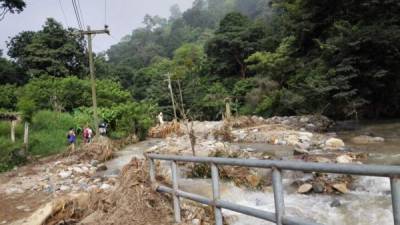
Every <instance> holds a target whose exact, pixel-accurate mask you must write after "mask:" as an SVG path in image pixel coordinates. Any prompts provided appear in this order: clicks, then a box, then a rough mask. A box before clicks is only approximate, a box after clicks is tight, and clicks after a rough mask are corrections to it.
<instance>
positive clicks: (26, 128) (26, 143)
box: [24, 122, 29, 149]
mask: <svg viewBox="0 0 400 225" xmlns="http://www.w3.org/2000/svg"><path fill="white" fill-rule="evenodd" d="M28 141H29V123H28V122H25V129H24V145H25V149H28Z"/></svg>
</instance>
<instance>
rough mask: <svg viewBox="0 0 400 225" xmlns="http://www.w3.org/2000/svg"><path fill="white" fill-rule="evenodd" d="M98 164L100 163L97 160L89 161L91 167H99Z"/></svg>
mask: <svg viewBox="0 0 400 225" xmlns="http://www.w3.org/2000/svg"><path fill="white" fill-rule="evenodd" d="M99 163H100V162H99V161H98V160H95V159H92V160H90V165H91V166H94V167H97V165H99Z"/></svg>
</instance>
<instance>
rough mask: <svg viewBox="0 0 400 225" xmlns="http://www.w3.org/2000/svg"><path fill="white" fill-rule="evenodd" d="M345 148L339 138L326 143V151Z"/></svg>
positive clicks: (330, 139)
mask: <svg viewBox="0 0 400 225" xmlns="http://www.w3.org/2000/svg"><path fill="white" fill-rule="evenodd" d="M344 146H345V144H344V142H343V140H342V139H339V138H329V139H328V140H326V141H325V149H327V150H338V149H341V148H343V147H344Z"/></svg>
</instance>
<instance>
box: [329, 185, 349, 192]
mask: <svg viewBox="0 0 400 225" xmlns="http://www.w3.org/2000/svg"><path fill="white" fill-rule="evenodd" d="M332 187H333V188H334V189H335V190H337V191H339V192H341V193H343V194H346V193H347V192H349V189H347V185H346V184H345V183H338V184H334V185H332Z"/></svg>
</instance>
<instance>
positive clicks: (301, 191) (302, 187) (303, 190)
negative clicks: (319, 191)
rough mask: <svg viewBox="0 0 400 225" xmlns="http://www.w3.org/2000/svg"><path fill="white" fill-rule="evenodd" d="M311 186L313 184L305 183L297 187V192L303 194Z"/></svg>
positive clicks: (309, 189)
mask: <svg viewBox="0 0 400 225" xmlns="http://www.w3.org/2000/svg"><path fill="white" fill-rule="evenodd" d="M312 188H313V186H312V185H311V184H308V183H305V184H303V185H301V186H300V187H299V188H298V189H297V192H298V193H300V194H305V193H308V192H309V191H311V189H312Z"/></svg>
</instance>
